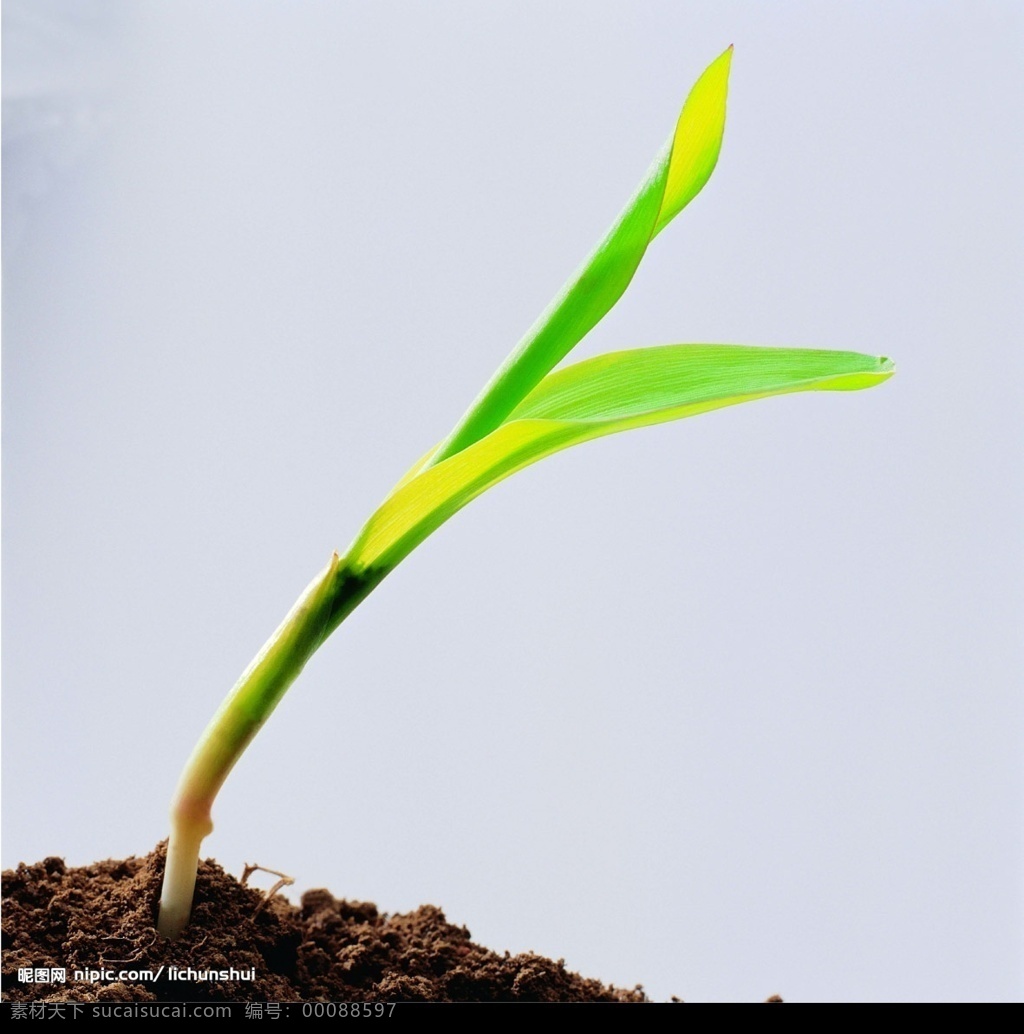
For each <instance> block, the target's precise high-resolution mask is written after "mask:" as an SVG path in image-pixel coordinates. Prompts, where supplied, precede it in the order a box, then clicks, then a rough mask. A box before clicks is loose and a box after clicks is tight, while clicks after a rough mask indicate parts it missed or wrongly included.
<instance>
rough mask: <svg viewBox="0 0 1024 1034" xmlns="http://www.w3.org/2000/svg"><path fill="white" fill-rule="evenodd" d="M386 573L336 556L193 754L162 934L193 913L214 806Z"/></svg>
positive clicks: (176, 811) (172, 845)
mask: <svg viewBox="0 0 1024 1034" xmlns="http://www.w3.org/2000/svg"><path fill="white" fill-rule="evenodd" d="M386 573H387V572H376V571H363V572H359V573H357V572H355V571H353V570H352V569H351V568H350V567H349V566H348V565H347V564H346V562H345V561H344V560H343V559H340V558H339V557H338V554H337V553H335V554H334V555H333V556H332V557H331V561H330V563H329V564H328V565H327V567H326V568H325V569H324V570H323V571H322V572H321V573H320V574H319V575H317V577H316V578H314V579H313V581H312V582H310V584H309V586H308V587H307V588H306V591H305V592H304V593H303V594H302V595H301V596H300V597H299V600H298V602H297V603H296V604H295V606H294V607H292V609H291V611H290V612H289V613H288V616H287V617H286V618H285V619H284V621H283V622H282V623H281V625H280V627H279V628H278V629H277V631H276V632H275V633H274V634H273V635H272V636H271V637H270V639H268V640H267V642H266V644H265V645H264V646H263V649H262V650H260V652H259V653H258V654H257V655H256V657H255V659H254V660H253V661H252V663H251V664H250V665H249V667H248V668H246V670H245V672H244V673H243V674H242V677H241V678H240V679H239V680H238V682H237V683H236V684H235V686H234V688H233V689H232V690H231V692H230V693H229V694H228V695H227V697H226V698H225V700H224V703H223V704H221V706H220V709H219V710H218V711H217V713H216V714H215V715H214V716H213V720H212V721H211V722H210V724H209V725H208V726H207V727H206V730H205V731H204V733H203V735H202V738H201V739H200V740H199V743H198V744H197V745H196V748H195V750H193V751H192V754H191V756H190V757H189V759H188V762H187V763H186V765H185V769H184V771H183V772H182V774H181V778H180V780H179V781H178V789H177V792H176V793H175V797H174V801H173V802H172V804H171V835H170V839H169V840H168V843H167V864H166V867H165V870H164V883H163V889H162V892H161V895H160V915H159V918H158V920H157V929H158V930H159V931H160V933H162V934H163V935H164V936H165V937H169V938H171V939H173V938H175V937H177V936H178V935H179V934H180V933H181V931H182V930H183V929H184V928H185V926H186V925H187V923H188V920H189V915H190V914H191V912H192V895H193V892H194V890H195V882H196V871H197V868H198V865H199V847H200V845H201V843H202V841H203V838H204V837H206V836H207V835H208V834H209V833H210V831H211V830H212V829H213V820H212V818H211V815H210V811H211V808H212V806H213V801H214V798H215V797H216V796H217V792H218V791H219V790H220V788H221V786H222V785H223V783H224V780H225V779H226V778H227V776H228V773H229V772H230V771H231V769H232V768H233V767H234V765H235V762H236V761H237V760H238V759H239V757H241V755H242V753H243V751H244V750H245V748H246V747H247V746H248V745H249V743H250V742H251V741H252V739H253V737H254V736H255V735H256V733H257V732H259V730H260V729H261V728H262V726H263V723H264V722H265V721H266V720H267V718H268V717H269V716H270V714H271V712H272V711H273V710H274V708H275V707H276V706H277V703H278V701H279V700H280V699H281V697H282V696H283V695H284V693H285V691H286V690H287V689H288V687H289V686H290V685H291V684H292V682H294V681H295V679H296V678H297V677H298V675H299V673H300V672H301V671H302V669H303V667H304V666H305V664H306V661H308V660H309V658H310V657H312V656H313V654H314V653H315V652H316V651H317V649H318V648H319V647H320V645H321V644H322V643H323V642H324V640H325V639H326V638H327V637H328V636H329V635H330V634H331V632H333V631H334V629H335V628H337V627H338V625H339V624H341V622H342V621H343V620H344V619H345V618H346V617H347V616H348V615H349V614H350V613H351V612H352V611H353V610H354V609H355V608H356V607H357V606H358V605H359V604H360V603H361V602H362V601H363V600H364V599H365V598H366V596H367V595H368V594H369V593H370V592H371V591H372V590H373V589H374V588H375V587H376V585H377V584H378V583H379V582H380V581H381V579H382V578H383V577H384V574H386Z"/></svg>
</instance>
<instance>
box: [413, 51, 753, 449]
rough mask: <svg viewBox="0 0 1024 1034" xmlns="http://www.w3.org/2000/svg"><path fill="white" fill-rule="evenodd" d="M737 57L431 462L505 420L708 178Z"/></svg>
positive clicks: (698, 89)
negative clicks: (730, 73) (730, 68)
mask: <svg viewBox="0 0 1024 1034" xmlns="http://www.w3.org/2000/svg"><path fill="white" fill-rule="evenodd" d="M731 61H732V47H730V48H729V49H728V50H726V51H725V53H723V54H722V55H721V56H720V57H718V58H717V59H716V60H715V61H713V62H712V64H711V65H710V66H709V67H708V68H707V69H706V70H705V72H704V73H703V75H701V77H700V79H698V80H697V82H696V84H695V85H694V87H693V89H692V90H691V91H690V95H689V97H687V99H686V103H685V104H684V105H683V110H682V113H681V114H680V116H679V120H678V122H677V123H676V128H675V132H674V133H673V135H672V139H671V140H670V141H669V143H668V145H667V146H666V147H665V148H664V149H663V150H662V152H661V153H660V154H659V155H658V157H657V158H656V159H655V162H654V164H653V165H652V166H651V168H650V170H649V171H648V173H647V177H646V178H645V180H644V181H643V183H642V184H641V185H640V187H639V188H638V190H637V191H636V193H635V194H634V195H633V197H632V198H631V199H630V201H629V204H628V205H627V206H626V208H625V210H624V211H623V213H622V214H621V215H620V216H619V218H618V220H617V221H616V223H615V225H614V226H613V227H612V228H611V229H610V230H609V231H608V233H607V234H606V235H605V237H604V239H603V240H602V241H601V243H600V244H598V245H597V247H596V248H595V249H594V251H593V252H592V253H591V255H590V257H589V258H588V259H587V260H586V261H585V262H584V263H583V265H582V266H580V268H579V269H578V270H577V271H576V273H575V274H574V275H573V276H572V278H571V279H570V280H569V282H568V283H567V284H566V285H565V286H564V287H563V288H562V290H561V291H560V292H559V294H558V295H557V297H556V298H555V299H554V301H552V302H551V304H550V305H549V306H548V307H547V308H546V309H545V310H544V312H543V313H542V314H541V315H540V317H539V318H538V319H537V321H536V322H535V323H534V324H533V326H532V327H531V328H530V329H529V330H528V331H527V332H526V335H525V336H524V337H523V339H522V340H521V341H520V342H519V344H518V345H517V346H516V348H515V350H514V351H513V352H512V354H511V355H510V356H509V357H508V358H507V359H506V360H505V362H504V363H503V364H502V366H501V367H500V368H499V369H498V371H497V373H495V375H494V376H493V377H492V378H491V380H490V381H489V382H488V384H487V385H486V387H485V388H484V389H483V391H482V392H481V393H480V395H479V396H478V397H477V399H476V401H475V402H474V403H473V405H472V406H471V407H470V408H469V410H468V411H467V412H466V414H465V415H464V416H463V417H462V419H461V420H460V422H459V423H458V424H457V425H456V428H455V430H454V431H452V433H451V435H450V436H449V437H448V438H447V439H446V440H445V442H443V443H442V445H441V446H440V447H439V448H438V450H437V452H436V453H435V455H434V457H433V459H432V460H431V462H432V463H439V462H441V461H442V460H444V459H446V458H448V457H449V456H453V455H455V454H456V453H457V452H460V451H461V450H462V449H464V448H466V446H467V445H471V444H472V443H473V442H475V441H478V440H479V439H481V438H483V437H484V436H485V435H487V434H489V433H490V432H491V431H493V430H494V429H495V428H496V427H498V425H499V424H501V422H502V421H503V420H504V419H505V418H506V417H507V416H508V414H509V413H511V412H512V410H513V409H514V408H515V406H516V405H517V404H518V403H519V402H520V401H521V400H522V399H523V398H524V397H525V396H526V395H527V394H528V393H529V392H530V391H531V390H532V389H533V388H534V387H535V386H536V385H537V384H538V383H539V382H540V381H541V379H542V378H543V377H544V375H545V374H547V373H548V372H549V371H550V370H552V369H554V367H555V366H556V365H557V364H558V363H559V362H561V361H562V359H564V358H565V356H566V355H568V354H569V352H570V351H571V350H572V349H573V348H574V347H575V346H576V345H577V344H578V343H579V342H580V341H581V340H582V339H583V337H584V336H585V335H586V334H587V333H588V332H589V331H590V330H591V329H593V327H595V326H596V325H597V323H598V322H599V321H600V320H601V319H602V318H603V317H604V316H605V315H606V314H607V312H608V311H609V310H610V309H611V307H612V306H613V305H614V304H615V303H616V302H617V301H618V300H619V298H620V297H621V296H622V293H623V292H624V291H625V290H626V288H627V287H628V286H629V282H630V281H631V280H632V279H633V274H634V273H635V272H636V269H637V267H638V266H639V264H640V260H641V259H642V258H643V256H644V252H645V251H646V250H647V245H648V244H649V243H650V242H651V240H652V239H653V238H654V237H655V235H656V234H658V233H660V232H661V230H662V229H664V227H665V226H667V225H668V223H669V222H670V221H671V220H672V219H673V218H675V216H677V215H678V214H679V213H680V212H681V211H682V210H683V208H684V207H685V206H686V205H687V204H689V203H690V201H692V200H693V198H694V197H696V196H697V194H698V193H699V192H700V190H701V189H702V188H703V186H704V184H705V183H707V181H708V178H709V177H710V176H711V173H712V171H713V170H714V167H715V163H716V162H717V161H718V154H719V151H720V150H721V146H722V134H723V133H724V131H725V101H726V95H727V92H728V84H729V66H730V63H731Z"/></svg>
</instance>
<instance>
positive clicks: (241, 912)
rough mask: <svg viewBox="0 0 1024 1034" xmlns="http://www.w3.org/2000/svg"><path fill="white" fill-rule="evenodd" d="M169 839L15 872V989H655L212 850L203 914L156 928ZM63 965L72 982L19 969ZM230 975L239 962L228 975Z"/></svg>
mask: <svg viewBox="0 0 1024 1034" xmlns="http://www.w3.org/2000/svg"><path fill="white" fill-rule="evenodd" d="M163 863H164V851H163V846H162V845H161V847H158V848H157V849H156V850H155V851H154V852H153V853H152V854H150V855H147V856H146V857H145V858H128V859H127V860H125V861H116V862H115V861H107V862H99V863H98V864H96V865H90V866H87V867H85V868H81V869H69V868H67V867H66V866H65V865H64V862H63V861H62V860H61V859H60V858H47V859H46V860H45V861H43V862H39V863H37V864H35V865H19V866H18V868H17V869H16V870H14V871H8V872H5V873H4V874H3V901H4V910H3V998H4V1000H6V1001H10V1002H18V1001H35V1002H38V1001H51V1002H57V1001H78V1002H96V1001H104V1002H113V1001H162V1002H172V1001H192V1002H198V1001H218V1002H223V1001H254V1002H295V1001H307V1002H308V1001H317V1000H319V1001H332V1002H340V1001H350V1002H351V1001H363V1002H378V1001H389V1002H395V1001H406V1002H408V1001H430V1002H467V1001H469V1002H495V1001H505V1002H507V1001H525V1002H595V1001H596V1002H643V1001H646V1000H647V999H646V997H645V996H644V993H643V990H642V988H640V987H636V988H634V989H633V990H628V991H627V990H619V989H616V988H614V987H606V986H604V985H603V984H601V983H599V982H598V981H596V980H586V979H584V978H583V977H580V976H577V975H576V974H575V973H570V972H569V971H568V970H567V969H566V968H565V966H564V965H563V963H562V962H560V961H559V962H552V961H551V960H550V959H545V958H541V957H540V956H538V955H530V954H527V955H513V956H510V955H509V954H508V953H507V952H506V953H505V954H504V955H496V954H495V953H494V952H492V951H488V950H487V949H486V948H481V947H480V946H479V945H477V944H474V943H473V942H472V941H471V940H470V935H469V931H468V930H467V929H466V928H465V927H464V926H463V927H458V926H452V925H451V924H450V923H448V922H447V921H446V920H445V917H444V913H442V912H441V910H440V909H438V908H434V907H433V906H431V905H423V906H421V907H420V908H418V909H417V910H416V911H415V912H410V913H408V914H407V915H393V916H389V915H386V914H382V913H380V912H378V911H377V907H376V906H375V905H371V904H366V903H363V902H358V901H339V900H337V899H336V898H334V897H332V895H331V894H329V893H328V892H327V891H326V890H311V891H309V892H308V893H306V894H303V896H302V905H301V907H300V908H296V907H295V906H294V905H292V904H290V903H289V902H288V901H286V900H285V899H284V898H283V897H281V896H280V895H276V896H275V897H274V898H272V899H271V900H270V901H269V902H268V903H267V904H266V905H264V906H263V907H261V903H262V902H263V900H264V895H263V894H262V893H261V892H259V891H256V890H253V889H251V888H249V887H243V886H242V885H241V884H240V883H239V882H238V881H237V880H236V879H235V878H234V877H232V876H229V875H228V874H227V873H225V872H224V870H223V869H221V868H220V866H219V865H217V864H216V863H215V862H212V861H206V862H203V863H202V865H201V866H200V869H199V879H198V882H197V883H196V897H195V906H194V909H193V917H192V923H191V925H190V926H189V928H188V929H187V930H186V932H185V933H184V934H183V935H182V937H181V938H180V939H179V940H177V941H175V942H174V943H170V942H168V941H165V940H163V939H162V938H161V937H160V936H159V935H158V934H157V932H156V930H155V929H154V923H155V920H156V904H157V898H158V896H159V892H160V879H161V876H162V874H163ZM161 966H164V967H165V970H164V973H163V975H161V977H160V978H159V979H157V980H155V981H145V982H142V981H136V982H130V981H125V982H117V981H116V979H114V980H111V979H107V978H100V979H97V980H96V981H95V982H88V981H86V980H83V979H79V980H75V979H74V973H75V970H81V971H85V970H87V969H91V970H97V969H104V970H110V971H113V972H114V973H115V974H116V972H117V971H119V970H139V969H146V970H153V971H155V970H157V969H159V967H161ZM174 966H176V967H178V968H179V969H180V970H185V969H188V968H190V967H191V968H192V969H194V970H207V969H214V970H228V969H231V968H233V969H235V970H238V971H244V970H250V969H252V970H254V971H255V979H252V980H248V979H241V980H240V979H238V978H237V976H236V977H235V978H234V979H230V978H229V979H223V980H214V981H211V982H197V981H192V980H171V979H169V978H168V975H169V974H168V971H169V969H170V967H174ZM26 967H31V968H32V969H33V970H35V969H38V968H47V969H48V968H50V967H62V968H64V969H65V970H66V982H65V983H53V984H50V983H21V982H19V980H18V970H19V969H24V968H26ZM228 976H229V977H230V974H228Z"/></svg>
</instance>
